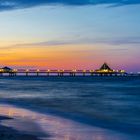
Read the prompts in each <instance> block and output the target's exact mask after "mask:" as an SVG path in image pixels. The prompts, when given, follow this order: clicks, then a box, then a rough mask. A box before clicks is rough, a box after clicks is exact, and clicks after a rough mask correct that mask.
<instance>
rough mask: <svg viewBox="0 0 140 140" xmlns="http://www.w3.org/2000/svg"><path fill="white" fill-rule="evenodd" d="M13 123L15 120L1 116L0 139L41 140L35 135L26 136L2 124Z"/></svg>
mask: <svg viewBox="0 0 140 140" xmlns="http://www.w3.org/2000/svg"><path fill="white" fill-rule="evenodd" d="M9 120H10V121H11V120H14V119H13V118H9V117H7V116H0V139H1V140H40V139H39V138H38V137H37V136H36V135H34V134H26V133H24V132H21V131H19V130H16V129H13V128H11V127H8V126H4V125H2V124H1V122H3V121H9Z"/></svg>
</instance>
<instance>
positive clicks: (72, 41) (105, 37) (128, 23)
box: [0, 0, 140, 71]
mask: <svg viewBox="0 0 140 140" xmlns="http://www.w3.org/2000/svg"><path fill="white" fill-rule="evenodd" d="M139 3H140V2H139V1H138V0H133V1H132V0H112V1H111V0H94V1H93V0H88V1H86V0H83V1H82V0H75V1H74V0H47V1H46V0H40V1H38V0H31V1H27V0H9V1H8V0H1V1H0V10H1V12H0V19H1V22H0V26H1V30H0V41H1V45H0V49H1V50H2V51H1V53H0V55H1V56H4V55H5V59H4V58H3V59H2V60H1V61H3V63H4V64H6V65H8V64H9V65H12V66H15V65H17V64H18V65H20V63H21V65H22V66H24V65H25V63H27V62H26V61H27V60H28V59H29V61H30V59H31V60H33V58H34V60H35V61H37V60H40V61H46V64H45V63H43V64H42V65H45V67H55V66H56V67H62V65H60V63H61V62H60V60H61V61H62V59H67V62H64V66H65V67H66V68H70V67H71V66H72V65H73V66H74V67H81V68H85V67H88V68H91V67H93V66H94V65H95V66H94V67H98V66H99V65H100V64H101V63H102V62H104V61H107V62H109V63H110V64H111V65H113V67H115V68H117V67H119V68H124V69H127V70H128V71H139V70H140V62H139V61H138V59H139V58H140V56H139V52H140V46H139V45H140V14H139V13H140V4H139ZM35 48H39V49H41V50H44V51H45V52H46V56H47V52H50V51H51V52H52V56H50V57H46V56H45V54H44V56H43V58H42V57H41V55H42V54H41V52H40V54H38V53H37V52H35V53H34V56H32V57H31V58H30V57H29V56H28V57H27V56H26V54H27V53H26V51H25V50H28V49H30V51H31V50H35ZM47 49H48V50H47ZM50 49H52V50H50ZM28 51H29V50H28ZM19 52H20V53H21V54H20V56H21V58H20V57H19V56H17V53H19ZM22 52H23V54H24V57H23V56H22ZM61 52H62V53H69V52H70V55H74V53H76V54H75V55H74V56H72V57H73V58H74V59H76V58H77V62H76V61H74V60H72V58H70V56H69V57H68V56H63V55H64V54H63V55H61ZM73 52H74V53H73ZM53 54H54V55H58V57H59V58H57V57H53ZM7 55H9V57H10V60H9V59H8V58H7ZM14 56H17V57H16V58H15V57H14ZM48 56H49V55H48ZM61 57H62V58H61ZM101 57H102V58H101ZM60 58H61V59H60ZM111 58H112V59H111ZM55 59H56V61H55ZM59 59H60V60H59ZM20 60H22V61H20ZM23 60H25V63H23ZM16 62H17V63H16ZM92 62H93V63H94V64H93V63H92ZM22 63H23V64H22ZM31 63H32V61H31V62H30V63H29V64H31ZM52 63H55V65H52ZM67 63H71V65H68V64H67ZM91 63H92V64H91ZM42 65H41V67H42ZM25 66H26V65H25ZM36 66H37V67H39V66H40V65H36Z"/></svg>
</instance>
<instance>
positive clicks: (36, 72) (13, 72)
mask: <svg viewBox="0 0 140 140" xmlns="http://www.w3.org/2000/svg"><path fill="white" fill-rule="evenodd" d="M5 75H8V76H60V77H61V76H73V77H74V76H130V75H133V76H134V74H128V73H126V72H125V70H113V69H111V68H110V67H109V66H108V64H107V63H104V64H103V65H102V66H101V68H100V69H97V70H86V69H84V70H77V69H73V70H60V69H59V70H58V69H47V70H41V69H11V68H9V67H4V68H1V69H0V76H5ZM137 75H139V74H137Z"/></svg>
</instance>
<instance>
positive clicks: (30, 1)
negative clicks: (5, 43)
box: [0, 0, 140, 11]
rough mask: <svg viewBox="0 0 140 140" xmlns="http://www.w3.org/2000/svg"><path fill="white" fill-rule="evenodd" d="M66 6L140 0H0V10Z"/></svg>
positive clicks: (126, 2) (117, 4) (125, 3)
mask: <svg viewBox="0 0 140 140" xmlns="http://www.w3.org/2000/svg"><path fill="white" fill-rule="evenodd" d="M51 4H60V5H68V6H82V5H101V4H111V5H114V6H120V5H131V4H140V0H0V10H1V11H2V10H11V9H20V8H27V7H33V6H39V5H51Z"/></svg>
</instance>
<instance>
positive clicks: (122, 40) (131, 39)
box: [0, 37, 140, 50]
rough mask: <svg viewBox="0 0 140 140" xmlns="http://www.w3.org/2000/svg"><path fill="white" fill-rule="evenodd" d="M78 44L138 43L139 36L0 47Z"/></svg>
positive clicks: (139, 40)
mask: <svg viewBox="0 0 140 140" xmlns="http://www.w3.org/2000/svg"><path fill="white" fill-rule="evenodd" d="M76 44H77V45H79V44H90V45H95V44H106V45H116V46H119V45H140V38H139V37H127V38H98V39H93V38H80V39H76V40H72V39H71V40H51V41H44V42H33V43H23V44H22V43H21V44H14V45H12V46H7V47H0V50H2V49H10V48H18V47H57V46H67V45H76Z"/></svg>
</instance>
